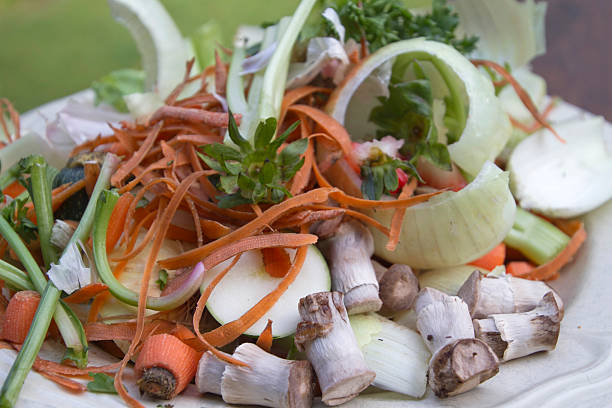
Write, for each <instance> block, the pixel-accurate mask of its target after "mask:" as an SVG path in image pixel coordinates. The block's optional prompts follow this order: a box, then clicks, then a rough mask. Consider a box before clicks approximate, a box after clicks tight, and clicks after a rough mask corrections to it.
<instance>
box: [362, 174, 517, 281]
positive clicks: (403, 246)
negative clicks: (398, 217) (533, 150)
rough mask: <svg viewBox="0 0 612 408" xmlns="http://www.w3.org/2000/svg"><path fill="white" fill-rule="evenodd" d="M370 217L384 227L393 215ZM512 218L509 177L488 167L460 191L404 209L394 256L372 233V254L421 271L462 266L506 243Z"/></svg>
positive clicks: (378, 212) (513, 208)
mask: <svg viewBox="0 0 612 408" xmlns="http://www.w3.org/2000/svg"><path fill="white" fill-rule="evenodd" d="M368 214H369V215H370V216H372V217H373V218H375V219H376V220H378V221H379V222H381V223H382V224H383V225H386V226H388V225H389V224H390V222H391V218H392V217H393V210H380V209H378V210H370V211H369V212H368ZM515 214H516V204H515V202H514V198H513V197H512V194H511V193H510V188H509V187H508V173H506V172H502V171H501V170H500V169H499V168H498V167H497V166H495V165H494V164H493V163H490V162H487V163H485V165H484V166H483V169H482V171H481V172H480V174H479V175H478V176H477V177H476V179H475V180H474V181H473V182H472V183H470V184H469V185H467V186H466V187H465V188H463V189H462V190H461V191H458V192H451V191H449V192H445V193H443V194H440V195H438V196H436V197H434V198H432V199H431V200H429V201H428V202H425V203H422V204H418V205H415V206H413V207H409V208H407V209H406V215H405V217H404V223H403V225H402V231H401V235H400V240H399V244H398V246H397V248H396V249H395V251H393V252H391V251H388V250H387V249H386V248H385V245H386V243H387V237H386V236H385V235H383V234H382V233H381V232H379V231H378V230H375V229H373V228H371V230H372V234H373V236H374V247H375V254H376V255H377V256H379V257H381V258H382V259H384V260H385V261H388V262H390V263H402V264H406V265H410V266H411V267H413V268H419V269H431V268H441V267H447V266H455V265H462V264H466V263H469V262H470V261H473V260H474V259H477V258H479V257H480V256H482V255H484V254H486V253H487V252H488V251H490V250H491V249H492V248H493V247H494V246H495V245H497V244H499V243H500V242H501V241H502V240H503V239H504V237H505V236H506V234H507V233H508V231H509V230H510V228H511V227H512V224H513V223H514V216H515Z"/></svg>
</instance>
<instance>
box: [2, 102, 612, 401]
mask: <svg viewBox="0 0 612 408" xmlns="http://www.w3.org/2000/svg"><path fill="white" fill-rule="evenodd" d="M65 102H66V98H64V99H61V100H58V101H55V102H52V103H49V104H46V105H43V106H41V107H40V108H38V109H36V110H34V111H30V112H28V113H26V114H25V115H23V117H22V126H23V127H24V128H29V129H31V130H34V131H37V132H39V133H41V134H42V133H43V132H44V126H45V120H44V118H45V117H46V118H53V117H54V116H55V113H56V112H57V111H58V110H59V109H61V108H62V106H63V104H64V103H65ZM581 115H588V113H585V112H583V111H581V110H579V109H578V108H576V107H574V106H572V105H569V104H563V105H562V106H560V107H559V108H558V109H557V110H555V112H554V114H553V116H552V117H551V120H553V121H561V120H567V119H572V118H575V117H579V116H581ZM606 138H607V142H608V146H612V125H610V124H606ZM610 176H611V177H612V175H610ZM585 223H586V230H587V233H588V238H587V240H586V243H585V244H584V246H583V248H582V249H581V250H580V251H579V253H578V256H577V257H576V259H575V260H574V262H573V263H572V264H570V265H568V266H567V267H566V268H565V269H564V270H563V271H562V273H561V277H560V278H559V279H558V280H557V281H554V282H551V285H552V286H553V287H554V288H555V289H556V290H558V291H559V293H560V295H561V297H562V298H563V301H564V302H565V305H566V312H565V317H564V319H563V322H562V326H561V335H560V337H559V342H558V344H557V348H556V350H555V351H553V352H550V353H538V354H536V355H533V356H530V357H527V358H523V359H519V360H514V361H511V362H509V363H506V364H504V365H502V366H501V367H500V372H499V374H498V375H497V376H495V377H494V378H492V379H491V380H489V381H487V382H485V383H484V384H482V385H480V386H479V387H477V388H476V389H474V390H472V391H470V392H468V393H465V394H463V395H459V396H456V397H453V398H448V399H444V400H441V399H438V398H436V397H435V396H434V395H433V394H432V393H431V392H428V394H427V395H426V397H425V398H424V399H422V400H414V399H409V398H406V397H403V396H401V395H398V394H393V393H388V392H385V393H372V394H367V395H362V396H360V397H359V398H357V399H355V400H353V401H351V402H349V403H346V404H344V405H343V406H346V407H362V406H364V407H366V406H367V407H380V408H383V407H385V408H386V407H474V408H476V407H483V408H484V407H494V406H500V407H538V408H541V407H566V406H567V407H572V408H578V407H604V406H612V318H611V317H610V313H611V312H612V293H611V292H612V246H611V245H610V243H609V241H610V239H611V238H612V202H608V203H607V204H605V205H603V206H602V207H600V208H599V209H597V210H595V211H593V212H591V213H590V214H589V215H587V216H586V217H585ZM43 351H44V353H45V354H46V355H47V356H49V355H53V353H54V352H55V353H56V354H55V358H56V359H58V358H59V355H57V352H56V350H53V347H51V346H50V345H46V346H45V349H44V350H43ZM15 355H16V353H15V352H12V351H9V350H0V382H3V381H4V377H5V376H6V373H7V372H8V370H9V369H10V367H11V364H12V362H13V359H14V356H15ZM90 360H91V362H92V364H96V365H97V364H103V363H105V362H108V361H109V360H108V358H107V357H106V356H104V355H103V354H101V353H100V352H99V351H96V350H92V351H91V352H90ZM113 361H114V360H113ZM130 376H131V374H128V375H126V383H127V384H130V383H133V378H131V377H130ZM130 391H131V393H132V395H137V391H136V390H135V389H134V388H131V389H130ZM160 403H161V404H162V405H163V404H164V402H162V401H157V402H145V404H146V405H147V406H150V407H156V406H157V405H158V404H160ZM60 404H61V405H63V406H66V407H74V408H77V407H83V408H85V407H90V408H95V407H100V408H111V407H120V406H123V405H122V401H121V400H120V399H119V397H117V396H113V395H105V394H82V395H74V394H69V393H67V392H64V391H63V390H62V389H60V388H59V387H58V386H56V385H55V384H54V383H52V382H50V381H48V380H46V379H45V378H43V377H42V376H40V375H39V374H38V373H35V372H31V373H30V374H29V375H28V377H27V379H26V382H25V384H24V387H23V390H22V392H21V396H20V399H19V402H18V403H17V407H57V406H60ZM172 404H174V406H175V407H181V408H192V407H193V408H199V407H203V406H205V407H221V406H226V404H225V403H224V402H223V401H222V400H221V399H220V398H217V397H212V396H206V397H204V396H202V395H200V394H199V393H198V392H197V390H196V389H195V386H193V385H192V386H190V387H189V388H188V389H187V390H186V391H185V392H184V393H183V394H182V395H181V396H180V397H179V398H176V399H175V400H174V401H172ZM319 405H321V406H322V404H321V403H320V402H319Z"/></svg>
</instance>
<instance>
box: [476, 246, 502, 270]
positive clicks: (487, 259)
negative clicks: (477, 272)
mask: <svg viewBox="0 0 612 408" xmlns="http://www.w3.org/2000/svg"><path fill="white" fill-rule="evenodd" d="M505 260H506V244H504V243H503V242H502V243H500V244H499V245H497V246H496V247H495V248H493V249H492V250H491V251H489V252H488V253H486V254H484V255H483V256H481V257H480V258H478V259H476V260H474V261H472V262H470V265H474V266H478V267H480V268H484V269H486V270H488V271H492V270H493V269H494V268H495V267H496V266H499V265H503V264H504V261H505Z"/></svg>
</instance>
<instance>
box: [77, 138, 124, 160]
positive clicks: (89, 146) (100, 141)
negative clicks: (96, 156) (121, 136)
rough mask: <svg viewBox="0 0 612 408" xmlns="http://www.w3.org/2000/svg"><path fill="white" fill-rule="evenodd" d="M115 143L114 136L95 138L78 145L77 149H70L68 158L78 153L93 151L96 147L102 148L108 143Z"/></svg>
mask: <svg viewBox="0 0 612 408" xmlns="http://www.w3.org/2000/svg"><path fill="white" fill-rule="evenodd" d="M116 141H117V137H116V136H115V135H112V136H98V137H96V138H95V139H94V140H89V141H87V142H85V143H82V144H80V145H78V146H77V147H75V148H74V149H72V151H71V152H70V156H71V157H72V156H74V155H76V154H78V153H80V152H84V151H91V150H93V149H95V148H96V147H98V146H102V145H105V144H108V143H113V142H116Z"/></svg>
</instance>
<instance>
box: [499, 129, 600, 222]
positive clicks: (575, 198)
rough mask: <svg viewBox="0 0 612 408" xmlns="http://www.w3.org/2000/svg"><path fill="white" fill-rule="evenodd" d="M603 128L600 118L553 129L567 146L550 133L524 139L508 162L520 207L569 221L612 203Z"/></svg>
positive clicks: (513, 188) (541, 133)
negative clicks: (611, 201) (610, 201)
mask: <svg viewBox="0 0 612 408" xmlns="http://www.w3.org/2000/svg"><path fill="white" fill-rule="evenodd" d="M604 124H605V122H604V119H603V118H602V117H592V118H587V119H584V120H577V121H571V122H564V123H559V124H556V125H554V126H555V130H556V131H557V132H558V133H559V135H560V136H561V137H562V138H563V139H565V141H566V143H561V142H560V141H558V140H557V139H556V138H555V137H554V136H553V135H552V134H551V133H550V132H549V131H548V130H545V131H540V132H538V133H535V134H533V135H531V136H529V137H528V138H527V139H525V140H523V141H522V142H521V143H520V144H519V145H518V146H517V147H516V148H515V149H514V152H513V153H512V156H510V161H509V162H508V170H509V171H510V181H511V188H512V192H513V193H514V195H515V197H516V198H517V200H518V201H519V203H520V206H521V207H522V208H524V209H528V210H534V211H536V212H539V213H541V214H544V215H547V216H551V217H560V218H571V217H575V216H578V215H582V214H584V213H587V212H589V211H591V210H593V209H594V208H597V207H599V206H600V205H601V204H603V203H605V202H606V201H608V200H609V199H610V198H612V154H611V152H610V150H609V147H608V146H606V143H605V141H604ZM605 126H606V128H607V131H608V132H611V126H610V125H609V124H605Z"/></svg>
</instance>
